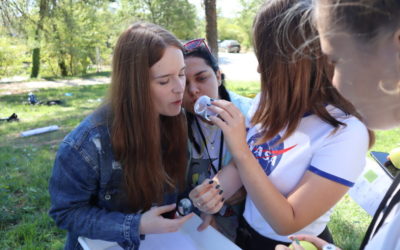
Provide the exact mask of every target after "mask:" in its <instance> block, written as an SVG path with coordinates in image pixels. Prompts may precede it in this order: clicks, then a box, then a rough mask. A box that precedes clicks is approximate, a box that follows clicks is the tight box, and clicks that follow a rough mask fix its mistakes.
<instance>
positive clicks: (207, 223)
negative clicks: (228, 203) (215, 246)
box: [197, 213, 213, 232]
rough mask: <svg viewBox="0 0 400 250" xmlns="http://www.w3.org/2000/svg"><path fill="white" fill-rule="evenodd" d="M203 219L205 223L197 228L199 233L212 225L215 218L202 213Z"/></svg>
mask: <svg viewBox="0 0 400 250" xmlns="http://www.w3.org/2000/svg"><path fill="white" fill-rule="evenodd" d="M201 218H202V219H203V222H202V223H201V224H200V225H199V226H198V227H197V231H199V232H201V231H203V230H204V229H206V228H207V227H208V226H209V225H210V223H211V220H212V219H213V216H212V215H211V214H204V213H202V214H201Z"/></svg>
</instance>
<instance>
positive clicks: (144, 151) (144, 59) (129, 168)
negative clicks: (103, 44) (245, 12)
mask: <svg viewBox="0 0 400 250" xmlns="http://www.w3.org/2000/svg"><path fill="white" fill-rule="evenodd" d="M168 46H175V47H177V48H180V49H181V50H183V48H182V46H181V43H180V42H179V41H178V40H177V39H176V37H175V36H174V35H172V34H171V33H170V32H168V31H167V30H165V29H163V28H161V27H160V26H158V25H155V24H150V23H143V22H140V23H135V24H133V25H132V26H131V27H129V28H128V29H127V30H126V31H125V32H123V33H122V34H121V36H120V37H119V39H118V42H117V44H116V47H115V49H114V56H113V65H112V67H113V68H112V79H111V91H110V103H111V109H112V129H111V143H112V148H113V153H114V156H115V158H116V160H118V161H120V162H121V164H122V166H123V171H124V187H125V189H126V191H127V199H128V202H129V203H130V205H131V210H132V211H139V210H147V209H149V208H150V207H151V206H152V204H153V203H160V202H162V197H163V194H164V193H165V192H169V191H173V190H174V189H175V188H183V185H184V178H185V172H186V164H187V159H186V158H187V129H186V119H185V117H184V114H183V113H182V112H181V113H180V114H179V115H178V116H174V117H167V116H160V117H159V116H157V115H156V113H155V110H154V106H153V100H152V97H151V92H150V68H151V66H153V65H154V64H155V63H156V62H157V61H159V60H160V59H161V58H162V56H163V54H164V51H165V49H166V48H167V47H168ZM158 117H159V118H158Z"/></svg>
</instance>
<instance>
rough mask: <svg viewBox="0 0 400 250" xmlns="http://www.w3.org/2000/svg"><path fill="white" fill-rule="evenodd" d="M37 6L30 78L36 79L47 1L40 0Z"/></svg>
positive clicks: (38, 70)
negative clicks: (37, 17) (37, 16)
mask: <svg viewBox="0 0 400 250" xmlns="http://www.w3.org/2000/svg"><path fill="white" fill-rule="evenodd" d="M39 5H40V6H39V21H38V22H37V25H36V31H35V48H34V49H33V51H32V69H31V78H37V77H38V76H39V72H40V40H41V38H40V33H41V32H42V30H43V21H44V18H45V17H46V14H47V6H48V3H47V0H40V4H39Z"/></svg>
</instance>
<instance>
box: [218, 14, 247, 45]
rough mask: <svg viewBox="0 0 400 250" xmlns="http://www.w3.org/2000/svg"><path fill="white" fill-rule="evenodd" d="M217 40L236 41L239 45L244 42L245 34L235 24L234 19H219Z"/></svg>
mask: <svg viewBox="0 0 400 250" xmlns="http://www.w3.org/2000/svg"><path fill="white" fill-rule="evenodd" d="M218 39H219V40H232V39H233V40H237V41H239V42H240V43H243V41H246V39H247V37H246V33H243V32H242V30H241V27H240V25H238V24H236V21H235V19H234V18H225V17H220V18H219V19H218Z"/></svg>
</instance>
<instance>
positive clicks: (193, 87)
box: [186, 81, 200, 96]
mask: <svg viewBox="0 0 400 250" xmlns="http://www.w3.org/2000/svg"><path fill="white" fill-rule="evenodd" d="M186 91H187V92H188V94H189V95H192V96H196V95H197V94H198V93H199V92H200V90H199V88H198V87H197V84H195V83H191V82H189V81H188V82H187V84H186Z"/></svg>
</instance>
